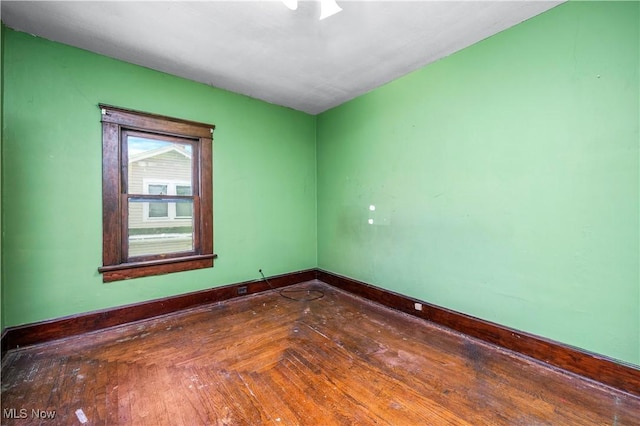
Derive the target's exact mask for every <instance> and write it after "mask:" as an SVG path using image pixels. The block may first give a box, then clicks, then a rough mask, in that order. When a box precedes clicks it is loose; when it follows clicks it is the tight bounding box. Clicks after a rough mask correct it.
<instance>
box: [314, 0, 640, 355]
mask: <svg viewBox="0 0 640 426" xmlns="http://www.w3.org/2000/svg"><path fill="white" fill-rule="evenodd" d="M639 6H640V4H639V3H638V2H631V3H628V2H620V3H617V2H612V3H609V2H589V3H583V2H576V3H565V4H563V5H560V6H558V7H556V8H554V9H552V10H550V11H549V12H547V13H544V14H542V15H540V16H538V17H535V18H533V19H531V20H529V21H526V22H524V23H522V24H520V25H518V26H516V27H513V28H511V29H509V30H507V31H504V32H502V33H500V34H498V35H495V36H493V37H491V38H489V39H487V40H484V41H483V42H480V43H478V44H476V45H474V46H471V47H469V48H467V49H465V50H462V51H460V52H458V53H456V54H454V55H452V56H450V57H447V58H445V59H443V60H441V61H439V62H436V63H434V64H432V65H430V66H427V67H425V68H423V69H421V70H419V71H416V72H414V73H412V74H410V75H408V76H405V77H403V78H401V79H398V80H396V81H394V82H392V83H390V84H387V85H386V86H383V87H381V88H379V89H377V90H374V91H373V92H370V93H369V94H366V95H364V96H361V97H359V98H357V99H355V100H353V101H351V102H348V103H346V104H344V105H342V106H340V107H337V108H334V109H333V110H330V111H328V112H326V113H324V114H322V115H320V116H319V117H318V124H317V125H318V136H317V138H318V139H317V144H318V266H319V267H320V268H322V269H325V270H329V271H332V272H335V273H339V274H342V275H346V276H349V277H353V278H356V279H360V280H363V281H366V282H369V283H372V284H374V285H378V286H381V287H385V288H388V289H390V290H393V291H396V292H400V293H403V294H406V295H410V296H413V297H416V298H419V299H422V300H425V301H427V302H432V303H435V304H437V305H441V306H444V307H448V308H451V309H454V310H457V311H461V312H465V313H468V314H470V315H473V316H476V317H480V318H483V319H487V320H490V321H495V322H498V323H500V324H504V325H507V326H511V327H514V328H516V329H520V330H524V331H527V332H531V333H534V334H538V335H542V336H546V337H549V338H552V339H555V340H559V341H561V342H565V343H568V344H571V345H575V346H579V347H582V348H585V349H587V350H591V351H595V352H598V353H602V354H606V355H608V356H611V357H614V358H617V359H621V360H624V361H628V362H631V363H635V364H640V288H639V287H640V279H639V258H640V252H639V233H640V228H639V224H638V221H639V211H638V210H639V204H640V203H639V201H640V200H639V176H638V168H639V116H640V111H639V102H638V97H639V93H640V87H639V78H640V75H639V72H638V69H639V57H638V52H639V50H640V49H639V40H640V37H639V36H640V34H639V31H638V27H639V23H640V14H639ZM370 205H373V206H375V210H373V211H372V210H370V209H369V206H370ZM369 219H371V220H373V224H369V223H368V222H369Z"/></svg>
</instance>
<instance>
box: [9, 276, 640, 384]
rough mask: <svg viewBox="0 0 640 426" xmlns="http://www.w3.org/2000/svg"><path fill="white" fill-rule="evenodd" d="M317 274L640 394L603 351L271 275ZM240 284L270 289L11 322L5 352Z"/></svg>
mask: <svg viewBox="0 0 640 426" xmlns="http://www.w3.org/2000/svg"><path fill="white" fill-rule="evenodd" d="M316 278H317V279H318V280H320V281H322V282H324V283H326V284H329V285H332V286H335V287H337V288H340V289H342V290H345V291H347V292H349V293H352V294H355V295H358V296H361V297H364V298H366V299H369V300H371V301H374V302H377V303H380V304H382V305H384V306H387V307H390V308H393V309H395V310H398V311H402V312H405V313H407V314H410V315H413V316H416V317H418V318H423V319H426V320H428V321H431V322H433V323H436V324H439V325H441V326H444V327H447V328H450V329H452V330H455V331H458V332H461V333H464V334H466V335H468V336H472V337H475V338H478V339H480V340H483V341H485V342H488V343H492V344H495V345H498V346H500V347H503V348H505V349H509V350H512V351H514V352H518V353H520V354H522V355H525V356H528V357H531V358H533V359H536V360H538V361H541V362H543V363H545V364H547V365H549V366H552V367H555V368H559V369H562V370H564V371H568V372H571V373H574V374H578V375H580V376H583V377H586V378H589V379H591V380H595V381H597V382H599V383H602V384H605V385H607V386H611V387H614V388H616V389H619V390H622V391H624V392H627V393H630V394H632V395H635V396H639V397H640V369H639V368H638V367H637V366H634V365H631V364H625V363H623V362H621V361H618V360H614V359H611V358H608V357H606V356H603V355H599V354H595V353H591V352H588V351H585V350H583V349H579V348H575V347H572V346H569V345H566V344H563V343H559V342H556V341H553V340H550V339H545V338H543V337H540V336H535V335H532V334H529V333H525V332H522V331H519V330H515V329H512V328H509V327H505V326H502V325H500V324H496V323H492V322H489V321H485V320H482V319H479V318H475V317H472V316H470V315H466V314H463V313H460V312H456V311H452V310H449V309H446V308H442V307H439V306H436V305H432V304H430V303H427V302H424V301H421V300H418V299H413V298H411V297H408V296H404V295H402V294H398V293H395V292H392V291H389V290H385V289H382V288H380V287H376V286H373V285H370V284H366V283H364V282H361V281H357V280H354V279H351V278H347V277H343V276H340V275H337V274H334V273H331V272H327V271H323V270H316V269H310V270H306V271H299V272H293V273H289V274H283V275H278V276H274V277H269V278H268V279H269V282H270V283H271V285H272V286H273V287H274V288H280V287H286V286H289V285H293V284H297V283H301V282H304V281H310V280H313V279H316ZM240 287H246V288H247V293H246V294H254V293H259V292H262V291H265V290H269V285H268V284H267V283H266V282H265V281H264V280H256V281H247V282H243V283H237V284H231V285H227V286H222V287H216V288H212V289H208V290H202V291H198V292H193V293H187V294H181V295H178V296H172V297H166V298H163V299H157V300H151V301H147V302H142V303H137V304H133V305H127V306H121V307H116V308H110V309H105V310H100V311H94V312H88V313H82V314H78V315H72V316H68V317H64V318H57V319H53V320H49V321H43V322H38V323H32V324H25V325H20V326H16V327H7V328H6V329H5V330H4V331H3V333H2V338H1V348H2V355H3V356H4V354H5V353H6V351H8V350H11V349H15V348H18V347H22V346H28V345H34V344H38V343H44V342H48V341H51V340H57V339H61V338H65V337H70V336H75V335H80V334H83V333H87V332H92V331H97V330H101V329H105V328H109V327H114V326H118V325H123V324H127V323H131V322H135V321H140V320H145V319H149V318H153V317H156V316H160V315H165V314H170V313H173V312H178V311H181V310H184V309H188V308H191V307H195V306H198V305H204V304H207V303H214V302H220V301H224V300H229V299H233V298H236V297H241V296H242V295H239V294H238V288H240ZM415 303H420V304H422V311H418V310H416V309H415V306H414V304H415Z"/></svg>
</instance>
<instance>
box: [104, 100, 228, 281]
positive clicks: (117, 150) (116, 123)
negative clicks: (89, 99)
mask: <svg viewBox="0 0 640 426" xmlns="http://www.w3.org/2000/svg"><path fill="white" fill-rule="evenodd" d="M98 106H99V107H100V109H101V112H102V114H101V116H102V120H101V121H102V222H103V224H102V246H103V249H102V266H101V267H99V268H98V271H99V272H100V273H102V280H103V282H111V281H118V280H124V279H130V278H137V277H144V276H152V275H159V274H167V273H171V272H179V271H187V270H192V269H201V268H210V267H213V261H214V259H215V258H216V257H217V255H216V254H214V253H213V159H212V145H213V140H212V136H213V130H214V129H215V126H214V125H211V124H205V123H198V122H194V121H188V120H182V119H177V118H172V117H166V116H161V115H157V114H151V113H146V112H141V111H135V110H129V109H124V108H119V107H114V106H110V105H105V104H99V105H98ZM127 131H140V132H146V133H156V134H159V135H162V136H175V137H182V138H190V139H193V140H194V141H195V142H194V143H195V145H197V148H198V149H197V151H198V152H197V154H198V155H197V164H195V166H196V167H195V169H194V172H195V173H197V178H196V179H194V180H193V181H194V183H195V184H196V185H197V188H195V187H194V188H192V191H193V193H194V194H199V197H196V198H197V202H195V200H194V206H193V208H194V211H195V209H196V208H197V209H199V212H200V213H199V214H198V215H196V214H195V212H194V216H195V217H198V223H194V247H195V250H194V252H189V253H188V254H187V255H183V256H180V255H178V256H175V255H174V254H168V255H167V257H166V258H164V256H160V257H159V258H156V259H151V260H143V259H141V260H136V261H128V259H124V258H123V248H122V247H123V236H125V235H126V230H124V227H126V226H127V224H124V223H123V213H122V211H123V206H126V201H127V199H126V198H125V197H126V196H127V194H126V191H125V190H123V187H124V186H123V185H124V184H126V181H125V179H126V177H123V174H122V170H123V168H122V167H123V164H122V161H123V160H122V158H123V156H122V152H121V150H122V146H123V144H122V139H121V138H122V135H123V133H124V132H127ZM194 151H195V150H194ZM194 157H195V154H194ZM194 222H195V219H194Z"/></svg>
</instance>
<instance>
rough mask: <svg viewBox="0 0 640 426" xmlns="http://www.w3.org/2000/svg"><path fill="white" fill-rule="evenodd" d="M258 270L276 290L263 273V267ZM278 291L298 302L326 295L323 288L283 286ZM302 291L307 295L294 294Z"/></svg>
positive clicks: (272, 288)
mask: <svg viewBox="0 0 640 426" xmlns="http://www.w3.org/2000/svg"><path fill="white" fill-rule="evenodd" d="M258 272H260V275H262V279H263V280H265V282H266V283H267V284H268V285H269V288H270V289H271V290H273V291H276V289H275V288H274V287H273V286H272V285H271V283H270V282H269V280H268V279H267V277H265V276H264V274H263V273H262V269H259V270H258ZM278 293H279V294H280V296H282V297H284V298H285V299H289V300H294V301H296V302H310V301H312V300H318V299H322V298H323V297H324V291H322V290H308V289H307V290H305V289H287V288H283V289H281V290H280V291H278ZM286 293H289V294H286ZM300 293H305V295H303V296H302V297H294V296H293V295H294V294H300Z"/></svg>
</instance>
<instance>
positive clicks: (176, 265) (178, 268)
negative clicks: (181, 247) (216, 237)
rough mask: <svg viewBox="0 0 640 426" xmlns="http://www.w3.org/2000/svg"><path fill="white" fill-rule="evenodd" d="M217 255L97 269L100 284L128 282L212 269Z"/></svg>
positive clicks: (122, 264) (150, 261)
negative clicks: (142, 278) (99, 274)
mask: <svg viewBox="0 0 640 426" xmlns="http://www.w3.org/2000/svg"><path fill="white" fill-rule="evenodd" d="M217 257H218V255H217V254H202V255H195V256H186V257H177V258H171V259H160V260H148V261H144V262H130V263H121V264H118V265H107V266H101V267H99V268H98V272H100V273H102V282H105V283H107V282H112V281H121V280H128V279H132V278H139V277H149V276H153V275H163V274H169V273H172V272H182V271H190V270H193V269H203V268H211V267H213V260H214V259H216V258H217Z"/></svg>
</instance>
